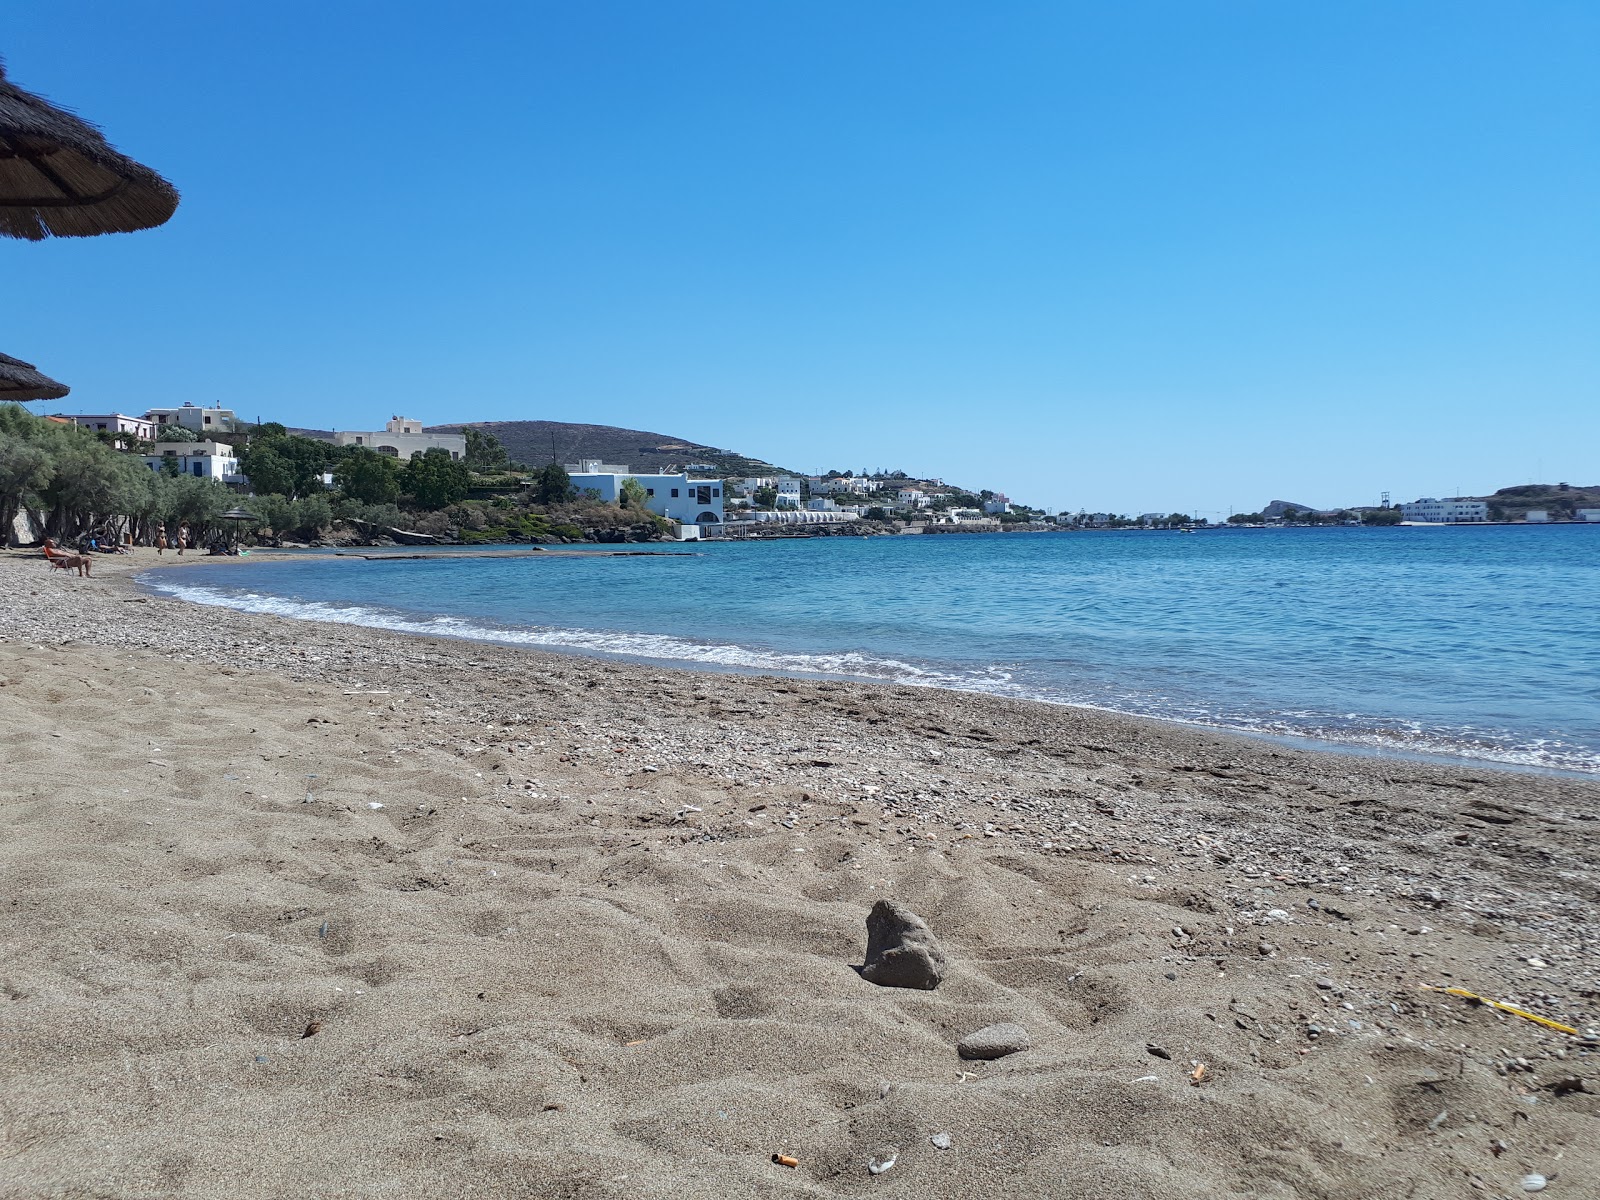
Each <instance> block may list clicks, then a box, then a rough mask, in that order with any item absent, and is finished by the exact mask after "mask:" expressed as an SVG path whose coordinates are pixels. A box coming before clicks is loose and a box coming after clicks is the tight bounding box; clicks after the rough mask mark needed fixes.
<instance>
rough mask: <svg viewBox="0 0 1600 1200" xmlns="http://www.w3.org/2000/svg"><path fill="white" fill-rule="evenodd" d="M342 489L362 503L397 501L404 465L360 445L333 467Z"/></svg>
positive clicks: (335, 478)
mask: <svg viewBox="0 0 1600 1200" xmlns="http://www.w3.org/2000/svg"><path fill="white" fill-rule="evenodd" d="M333 481H334V483H336V484H338V485H339V490H340V491H341V492H343V493H344V494H345V495H346V496H348V497H350V499H352V500H358V501H360V502H361V503H362V504H393V503H394V502H395V500H397V499H398V498H399V496H400V466H399V464H398V463H397V462H395V460H394V459H392V458H390V457H389V456H388V455H386V454H379V453H378V452H377V451H376V450H370V449H368V448H367V447H366V446H357V447H355V448H354V449H353V450H352V451H350V452H349V453H348V454H346V455H345V456H344V457H343V458H341V459H340V460H339V461H338V463H336V464H335V465H334V468H333Z"/></svg>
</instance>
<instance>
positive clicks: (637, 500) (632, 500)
mask: <svg viewBox="0 0 1600 1200" xmlns="http://www.w3.org/2000/svg"><path fill="white" fill-rule="evenodd" d="M649 500H650V497H649V495H648V494H647V493H646V492H645V487H644V484H642V483H640V482H639V481H638V480H637V479H635V478H634V477H633V476H632V475H630V476H628V478H626V479H624V480H623V481H622V486H621V487H620V488H619V489H617V503H618V505H620V506H621V507H622V508H631V509H641V508H648V507H649Z"/></svg>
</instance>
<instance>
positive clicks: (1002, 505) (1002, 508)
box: [983, 492, 1011, 517]
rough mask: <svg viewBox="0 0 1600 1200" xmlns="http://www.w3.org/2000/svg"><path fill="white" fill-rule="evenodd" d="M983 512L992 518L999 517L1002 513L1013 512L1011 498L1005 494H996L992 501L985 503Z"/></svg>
mask: <svg viewBox="0 0 1600 1200" xmlns="http://www.w3.org/2000/svg"><path fill="white" fill-rule="evenodd" d="M983 511H984V512H986V513H988V514H989V515H990V516H991V517H998V516H999V515H1000V514H1001V513H1008V512H1010V511H1011V497H1010V496H1008V495H1006V494H1005V493H1004V492H996V493H995V494H994V496H993V498H992V499H989V500H985V501H984V502H983Z"/></svg>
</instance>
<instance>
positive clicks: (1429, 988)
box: [1422, 983, 1578, 1037]
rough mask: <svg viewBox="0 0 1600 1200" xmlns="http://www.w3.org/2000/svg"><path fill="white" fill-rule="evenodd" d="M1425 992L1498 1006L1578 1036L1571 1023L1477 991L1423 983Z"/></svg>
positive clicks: (1518, 1015) (1526, 1018) (1526, 1019)
mask: <svg viewBox="0 0 1600 1200" xmlns="http://www.w3.org/2000/svg"><path fill="white" fill-rule="evenodd" d="M1422 990H1423V991H1425V992H1443V993H1444V994H1445V995H1446V996H1460V997H1461V998H1462V999H1463V1000H1473V1001H1476V1002H1477V1003H1479V1004H1487V1005H1488V1006H1489V1007H1490V1008H1498V1009H1499V1010H1500V1011H1501V1012H1508V1013H1510V1014H1511V1015H1512V1016H1514V1017H1521V1018H1522V1019H1523V1020H1525V1021H1532V1022H1533V1023H1534V1024H1536V1025H1543V1026H1544V1027H1545V1028H1546V1029H1554V1030H1555V1031H1556V1032H1557V1033H1566V1034H1571V1035H1572V1036H1573V1037H1577V1036H1578V1031H1577V1030H1576V1029H1574V1028H1573V1027H1572V1026H1571V1025H1563V1024H1562V1023H1561V1022H1560V1021H1552V1020H1551V1019H1550V1018H1549V1017H1541V1016H1540V1015H1539V1014H1538V1013H1531V1012H1529V1011H1528V1010H1527V1009H1525V1008H1518V1007H1517V1006H1516V1005H1515V1004H1507V1003H1505V1002H1504V1001H1502V1000H1491V999H1489V997H1487V996H1480V995H1478V993H1477V992H1469V991H1467V989H1466V988H1458V987H1434V986H1433V985H1431V984H1427V983H1425V984H1423V985H1422Z"/></svg>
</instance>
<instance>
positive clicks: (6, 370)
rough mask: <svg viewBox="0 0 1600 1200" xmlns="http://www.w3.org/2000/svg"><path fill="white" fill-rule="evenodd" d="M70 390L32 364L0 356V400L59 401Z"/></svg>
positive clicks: (6, 355)
mask: <svg viewBox="0 0 1600 1200" xmlns="http://www.w3.org/2000/svg"><path fill="white" fill-rule="evenodd" d="M71 390H72V389H71V388H69V387H68V386H67V385H66V384H64V383H57V382H56V381H55V380H54V379H51V378H50V376H48V375H46V374H44V373H42V372H40V371H38V370H35V369H34V365H33V364H32V363H25V362H23V361H22V360H21V359H20V358H12V357H11V356H10V355H9V354H0V400H59V399H61V397H63V396H65V395H66V394H67V393H68V392H70V391H71Z"/></svg>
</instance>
